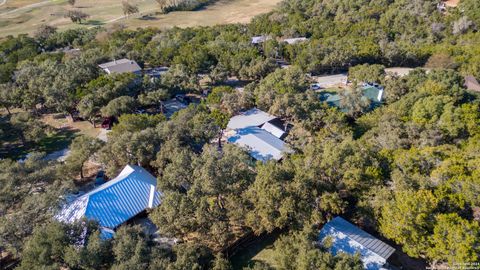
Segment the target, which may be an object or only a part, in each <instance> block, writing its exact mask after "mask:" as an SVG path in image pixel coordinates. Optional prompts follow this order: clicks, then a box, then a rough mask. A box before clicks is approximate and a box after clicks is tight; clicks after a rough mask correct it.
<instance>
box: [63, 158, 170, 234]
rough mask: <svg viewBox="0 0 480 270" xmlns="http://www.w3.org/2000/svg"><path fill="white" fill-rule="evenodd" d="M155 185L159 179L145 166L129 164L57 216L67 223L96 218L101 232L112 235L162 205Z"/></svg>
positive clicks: (70, 203) (65, 206) (78, 198)
mask: <svg viewBox="0 0 480 270" xmlns="http://www.w3.org/2000/svg"><path fill="white" fill-rule="evenodd" d="M156 186H157V179H156V178H155V177H154V176H153V175H151V174H150V173H149V172H147V171H146V170H145V169H144V168H142V167H139V166H132V165H127V166H126V167H125V168H124V169H123V170H122V171H121V172H120V174H119V175H118V176H117V177H115V178H114V179H112V180H110V181H108V182H106V183H105V184H103V185H101V186H99V187H97V188H95V189H94V190H92V191H90V192H88V193H86V194H84V195H82V196H80V197H77V198H76V199H74V200H73V201H71V202H67V203H66V204H65V205H64V207H63V208H62V209H61V210H60V212H59V213H58V214H57V215H56V216H55V217H56V219H57V220H59V221H61V222H65V223H73V222H75V221H78V220H81V219H83V218H86V219H89V220H95V221H97V222H98V223H99V225H100V227H101V228H102V235H103V234H105V236H108V235H113V230H114V229H115V228H116V227H118V226H120V225H121V224H123V223H124V222H126V221H127V220H129V219H131V218H133V217H135V216H136V215H138V214H140V213H141V212H143V211H145V210H146V209H148V208H153V207H156V206H158V205H159V204H160V201H161V193H160V192H159V191H158V190H157V188H156Z"/></svg>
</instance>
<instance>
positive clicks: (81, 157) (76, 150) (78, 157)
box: [65, 135, 102, 179]
mask: <svg viewBox="0 0 480 270" xmlns="http://www.w3.org/2000/svg"><path fill="white" fill-rule="evenodd" d="M101 146H102V141H100V140H98V139H95V138H91V137H88V136H86V135H82V136H79V137H77V138H75V139H74V140H73V141H72V144H71V145H70V154H69V155H68V157H67V159H66V160H65V164H66V165H67V168H68V171H69V172H70V173H74V172H75V174H76V173H78V172H79V173H80V178H81V179H83V177H84V175H83V166H84V164H85V162H86V161H87V160H88V159H89V158H90V157H91V156H92V155H93V154H95V152H97V151H98V150H99V149H100V147H101Z"/></svg>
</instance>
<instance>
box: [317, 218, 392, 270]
mask: <svg viewBox="0 0 480 270" xmlns="http://www.w3.org/2000/svg"><path fill="white" fill-rule="evenodd" d="M327 238H329V239H330V240H331V243H332V246H331V248H330V251H331V252H332V254H334V255H335V254H337V253H339V252H344V253H348V254H352V255H353V254H356V253H359V254H360V257H361V260H362V262H363V265H364V267H365V269H367V270H380V269H386V268H384V267H385V266H386V264H387V260H388V258H390V256H392V254H393V253H394V252H395V249H394V248H393V247H391V246H389V245H387V244H385V243H384V242H382V241H380V240H378V239H377V238H375V237H373V236H372V235H370V234H369V233H367V232H365V231H363V230H362V229H360V228H358V227H357V226H355V225H353V224H351V223H350V222H348V221H346V220H345V219H343V218H341V217H336V218H334V219H332V220H331V221H330V222H328V223H327V224H325V225H324V226H323V228H322V230H321V231H320V235H319V240H320V241H321V242H323V241H325V240H326V239H327Z"/></svg>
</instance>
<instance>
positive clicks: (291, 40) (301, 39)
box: [283, 37, 308, 45]
mask: <svg viewBox="0 0 480 270" xmlns="http://www.w3.org/2000/svg"><path fill="white" fill-rule="evenodd" d="M307 40H308V38H306V37H298V38H286V39H284V40H283V41H284V42H286V43H288V44H290V45H293V44H297V43H300V42H304V41H307Z"/></svg>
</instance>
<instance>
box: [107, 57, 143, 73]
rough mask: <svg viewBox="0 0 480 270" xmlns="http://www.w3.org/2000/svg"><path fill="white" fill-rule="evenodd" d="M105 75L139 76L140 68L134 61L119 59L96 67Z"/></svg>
mask: <svg viewBox="0 0 480 270" xmlns="http://www.w3.org/2000/svg"><path fill="white" fill-rule="evenodd" d="M98 66H99V67H100V68H101V69H103V71H105V72H106V73H107V74H114V73H116V74H121V73H136V74H140V73H141V71H142V68H141V67H140V66H139V65H138V64H137V62H135V61H134V60H129V59H120V60H113V61H112V62H108V63H103V64H100V65H98Z"/></svg>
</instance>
